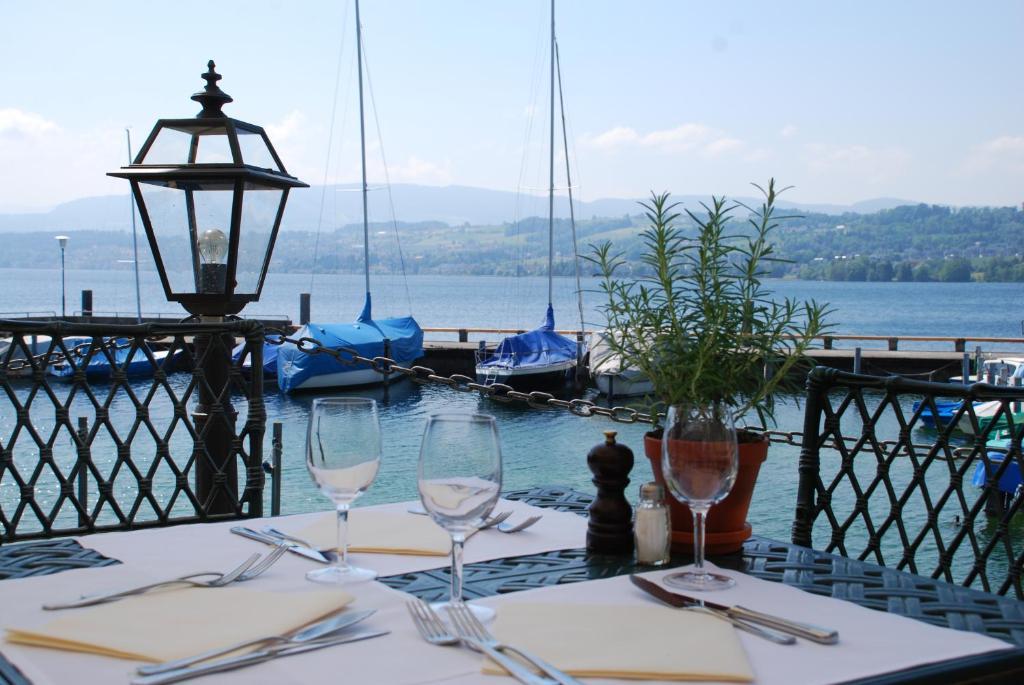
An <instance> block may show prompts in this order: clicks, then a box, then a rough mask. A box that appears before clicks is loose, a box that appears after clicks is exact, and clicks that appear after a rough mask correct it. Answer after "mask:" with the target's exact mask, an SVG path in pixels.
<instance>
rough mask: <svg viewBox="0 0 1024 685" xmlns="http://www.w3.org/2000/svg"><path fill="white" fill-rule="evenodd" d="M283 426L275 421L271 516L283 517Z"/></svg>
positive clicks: (272, 454)
mask: <svg viewBox="0 0 1024 685" xmlns="http://www.w3.org/2000/svg"><path fill="white" fill-rule="evenodd" d="M281 432H282V426H281V422H280V421H275V422H274V426H273V435H274V437H273V439H272V441H271V445H273V447H272V448H271V453H270V454H271V457H270V458H271V460H272V462H271V463H272V464H273V469H274V473H273V477H272V478H271V480H270V515H271V516H280V515H281V480H282V477H283V476H284V474H283V473H281V455H282V453H283V452H284V440H283V438H282V437H281Z"/></svg>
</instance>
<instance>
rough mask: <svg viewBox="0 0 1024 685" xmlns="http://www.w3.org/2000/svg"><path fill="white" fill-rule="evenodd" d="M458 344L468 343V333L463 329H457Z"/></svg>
mask: <svg viewBox="0 0 1024 685" xmlns="http://www.w3.org/2000/svg"><path fill="white" fill-rule="evenodd" d="M459 342H469V331H467V330H466V329H465V328H460V329H459Z"/></svg>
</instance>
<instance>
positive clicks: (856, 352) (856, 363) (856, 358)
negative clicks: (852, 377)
mask: <svg viewBox="0 0 1024 685" xmlns="http://www.w3.org/2000/svg"><path fill="white" fill-rule="evenodd" d="M860 352H861V350H860V348H859V347H855V348H853V372H854V373H860Z"/></svg>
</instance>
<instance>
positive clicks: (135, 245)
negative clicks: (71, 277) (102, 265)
mask: <svg viewBox="0 0 1024 685" xmlns="http://www.w3.org/2000/svg"><path fill="white" fill-rule="evenodd" d="M124 134H125V135H126V136H127V137H128V165H129V166H131V163H132V131H131V129H130V128H125V129H124ZM128 208H129V209H130V210H131V213H132V259H133V261H134V264H135V322H136V323H142V294H141V292H140V291H139V232H138V231H137V230H136V229H135V195H134V194H132V193H128Z"/></svg>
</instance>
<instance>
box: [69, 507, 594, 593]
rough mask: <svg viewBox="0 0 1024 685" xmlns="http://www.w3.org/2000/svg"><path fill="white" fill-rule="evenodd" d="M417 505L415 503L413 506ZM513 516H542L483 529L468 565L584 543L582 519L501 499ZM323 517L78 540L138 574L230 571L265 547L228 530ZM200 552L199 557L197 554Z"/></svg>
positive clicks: (412, 567) (371, 563)
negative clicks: (511, 527) (520, 525)
mask: <svg viewBox="0 0 1024 685" xmlns="http://www.w3.org/2000/svg"><path fill="white" fill-rule="evenodd" d="M413 504H414V503H413V502H396V503H393V504H383V505H378V506H375V507H366V508H367V509H378V510H381V511H406V510H407V509H408V508H409V507H410V506H412V505H413ZM417 504H418V503H417ZM508 510H511V511H513V512H514V513H513V514H512V516H511V517H510V518H509V519H508V521H509V522H510V523H516V522H518V521H521V520H522V519H525V518H526V517H528V516H532V515H540V516H543V518H542V519H541V520H540V521H538V522H537V523H536V524H534V525H533V526H532V527H530V528H527V529H526V530H524V531H522V532H519V533H515V534H512V535H507V534H505V533H501V532H499V531H497V530H493V529H488V530H482V531H480V532H479V533H477V534H475V535H473V536H472V537H471V538H470V539H469V540H468V541H466V547H465V550H464V553H463V560H464V563H467V564H472V563H475V562H478V561H487V560H489V559H501V558H503V557H512V556H519V555H523V554H538V553H540V552H549V551H552V550H557V549H575V548H577V547H584V546H585V545H586V535H587V521H586V519H585V518H583V517H582V516H578V515H576V514H570V513H567V512H562V511H553V510H551V509H541V508H539V507H534V506H531V505H529V504H526V503H524V502H517V501H513V500H505V499H503V500H500V501H499V502H498V504H497V506H495V511H508ZM322 516H324V514H323V513H316V514H297V515H294V516H280V517H277V518H273V519H271V518H267V519H249V520H246V521H231V522H224V523H208V524H197V525H188V526H171V527H169V528H156V529H151V530H140V531H132V532H128V533H103V534H100V535H85V536H82V537H79V538H76V539H77V540H78V542H79V544H81V545H82V546H83V547H88V548H90V549H94V550H96V551H97V552H99V553H100V554H102V555H103V556H106V557H111V558H113V559H119V560H120V561H122V562H123V563H125V564H128V565H131V566H134V567H137V568H139V569H142V570H151V571H159V572H160V573H161V574H162V575H168V574H169V575H176V574H178V573H188V572H189V571H192V570H194V568H195V565H196V559H197V558H201V559H202V560H203V564H204V566H208V565H212V566H211V568H214V569H216V568H232V567H233V566H235V565H236V564H237V563H238V562H239V561H241V560H242V559H244V558H245V556H246V555H247V554H251V553H252V552H253V551H262V550H264V549H266V546H265V545H261V544H260V543H258V542H253V541H252V540H247V539H246V538H243V537H240V536H238V535H234V534H232V533H230V532H229V530H228V529H229V528H231V527H232V526H238V525H242V526H248V527H250V528H255V529H256V530H259V529H260V528H262V527H263V526H265V525H267V524H271V525H273V526H274V527H275V528H279V529H281V530H283V531H285V532H289V533H294V532H298V531H301V530H302V529H303V528H304V527H306V526H308V525H309V524H310V523H312V522H313V521H314V520H316V519H317V518H319V517H322ZM197 550H202V551H201V556H199V553H197ZM286 559H287V560H288V561H289V562H290V565H292V566H302V567H303V568H306V569H311V568H318V567H319V566H320V565H319V564H317V563H316V562H314V561H309V560H307V559H303V558H301V557H298V556H296V555H294V554H288V555H286ZM350 561H351V562H352V563H353V564H355V565H357V566H365V567H366V568H371V569H373V570H375V571H377V573H378V574H379V575H381V576H390V575H395V574H398V573H411V572H414V571H425V570H427V569H432V568H444V567H445V566H448V565H449V564H450V563H451V558H450V557H449V556H411V555H401V554H359V553H353V554H351V555H350Z"/></svg>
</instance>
